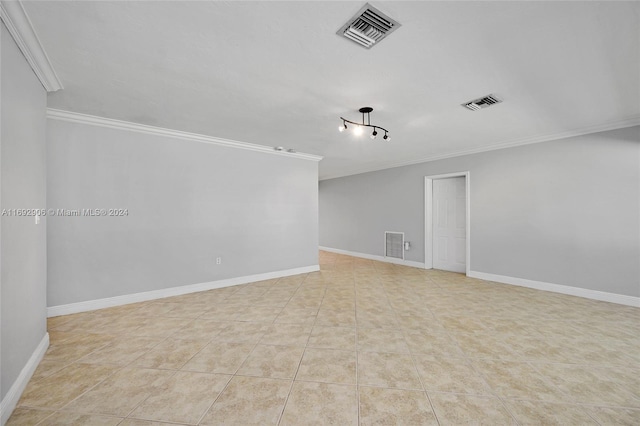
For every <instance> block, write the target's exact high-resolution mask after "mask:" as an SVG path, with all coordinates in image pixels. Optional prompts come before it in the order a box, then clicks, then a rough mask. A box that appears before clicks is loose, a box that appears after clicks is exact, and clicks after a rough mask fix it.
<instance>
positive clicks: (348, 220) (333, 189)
mask: <svg viewBox="0 0 640 426" xmlns="http://www.w3.org/2000/svg"><path fill="white" fill-rule="evenodd" d="M393 143H402V142H401V141H397V142H396V141H394V142H393ZM460 171H470V173H471V179H470V181H471V270H472V271H477V272H483V273H487V274H495V275H501V276H506V277H515V278H522V279H527V280H534V281H540V282H544V283H551V284H559V285H564V286H571V287H579V288H582V289H588V290H596V291H602V292H608V293H615V294H620V295H627V296H635V297H638V296H640V261H639V260H640V224H639V222H640V127H631V128H626V129H619V130H615V131H608V132H602V133H594V134H590V135H585V136H578V137H573V138H568V139H562V140H556V141H551V142H545V143H539V144H533V145H527V146H521V147H516V148H509V149H502V150H496V151H490V152H485V153H481V154H474V155H467V156H461V157H456V158H450V159H445V160H439V161H432V162H427V163H422V164H416V165H411V166H405V167H398V168H393V169H388V170H382V171H378V172H373V173H365V174H360V175H354V176H349V177H345V178H338V179H330V180H325V181H321V182H320V245H321V246H325V247H331V248H335V249H342V250H347V251H352V252H358V253H365V254H370V255H382V254H383V232H384V231H385V230H392V231H404V232H405V239H406V240H409V241H411V243H412V248H411V250H410V251H408V252H406V253H405V254H406V256H405V257H406V259H407V260H410V261H416V262H424V177H425V176H428V175H437V174H444V173H451V172H460Z"/></svg>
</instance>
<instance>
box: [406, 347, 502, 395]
mask: <svg viewBox="0 0 640 426" xmlns="http://www.w3.org/2000/svg"><path fill="white" fill-rule="evenodd" d="M414 359H415V362H416V368H417V369H418V375H419V376H420V378H421V379H422V384H423V386H424V388H425V389H426V390H427V392H428V391H439V392H454V393H466V394H474V395H488V394H492V392H491V389H490V388H489V386H488V385H487V384H486V382H485V381H484V380H483V379H482V377H481V376H480V375H479V374H478V373H477V372H476V371H475V370H474V369H473V368H472V367H471V365H470V364H469V363H468V362H467V361H466V360H465V359H464V358H434V357H431V356H428V355H421V354H416V355H414Z"/></svg>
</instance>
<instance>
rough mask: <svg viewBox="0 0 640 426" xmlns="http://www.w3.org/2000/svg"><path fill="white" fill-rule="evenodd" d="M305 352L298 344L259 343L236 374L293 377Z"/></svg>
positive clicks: (280, 377) (279, 377) (281, 377)
mask: <svg viewBox="0 0 640 426" xmlns="http://www.w3.org/2000/svg"><path fill="white" fill-rule="evenodd" d="M303 352H304V348H303V347H298V346H269V345H257V346H256V347H255V348H254V349H253V351H252V352H251V353H250V354H249V356H248V357H247V359H246V360H245V361H244V363H243V364H242V366H241V367H240V369H239V370H238V372H237V373H236V374H239V375H243V376H258V377H271V378H278V379H293V377H294V376H295V374H296V371H297V369H298V366H299V364H300V359H302V353H303Z"/></svg>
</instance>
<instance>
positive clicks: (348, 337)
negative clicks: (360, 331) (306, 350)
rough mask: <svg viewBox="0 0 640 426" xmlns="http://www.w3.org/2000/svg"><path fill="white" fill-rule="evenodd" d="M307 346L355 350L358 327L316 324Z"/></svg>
mask: <svg viewBox="0 0 640 426" xmlns="http://www.w3.org/2000/svg"><path fill="white" fill-rule="evenodd" d="M307 347H310V348H321V349H343V350H351V349H354V350H355V348H356V329H355V328H351V327H324V326H321V325H316V326H314V327H313V330H312V331H311V335H310V336H309V341H308V342H307Z"/></svg>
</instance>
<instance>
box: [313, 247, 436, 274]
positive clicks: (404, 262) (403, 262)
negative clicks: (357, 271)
mask: <svg viewBox="0 0 640 426" xmlns="http://www.w3.org/2000/svg"><path fill="white" fill-rule="evenodd" d="M319 249H320V250H323V251H328V252H330V253H337V254H344V255H346V256H353V257H360V258H362V259H369V260H377V261H378V262H387V263H394V264H396V265H403V266H412V267H414V268H422V269H424V262H414V261H413V260H402V259H393V258H391V257H384V256H377V255H375V254H367V253H358V252H355V251H348V250H341V249H336V248H331V247H322V246H321V247H319Z"/></svg>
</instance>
